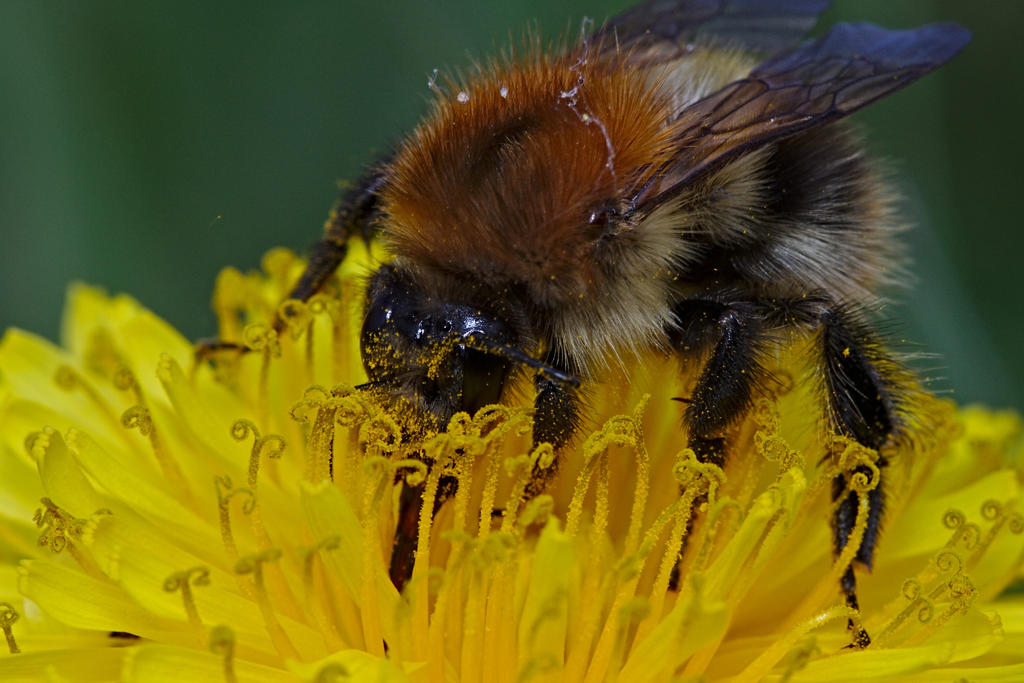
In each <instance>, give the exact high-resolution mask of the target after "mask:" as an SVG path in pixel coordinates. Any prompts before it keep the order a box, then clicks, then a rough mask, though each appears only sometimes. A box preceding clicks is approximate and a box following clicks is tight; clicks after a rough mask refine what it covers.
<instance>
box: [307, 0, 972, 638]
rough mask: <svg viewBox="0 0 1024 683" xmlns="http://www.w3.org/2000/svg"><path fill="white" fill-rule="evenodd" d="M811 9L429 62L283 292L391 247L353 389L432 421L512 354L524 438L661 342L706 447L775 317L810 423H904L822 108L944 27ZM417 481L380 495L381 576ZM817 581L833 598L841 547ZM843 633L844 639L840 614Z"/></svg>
mask: <svg viewBox="0 0 1024 683" xmlns="http://www.w3.org/2000/svg"><path fill="white" fill-rule="evenodd" d="M826 5H827V3H826V2H822V1H819V0H778V1H776V2H767V1H765V0H677V1H674V2H673V1H667V0H650V1H648V2H644V3H642V4H640V5H638V6H637V7H635V8H633V9H630V10H627V11H626V12H624V13H623V14H621V15H619V16H617V17H615V18H613V19H612V20H611V21H609V22H607V23H606V24H604V25H603V26H601V27H600V28H597V29H596V30H592V27H591V26H589V25H585V26H584V29H583V31H581V35H580V37H579V38H578V39H576V40H571V41H564V42H563V43H562V44H559V45H555V46H553V47H552V46H544V45H542V44H541V43H540V41H539V40H537V39H528V40H526V41H525V44H524V45H523V46H522V47H520V48H517V49H514V50H509V51H508V52H506V53H505V54H504V55H503V56H501V57H498V58H496V59H494V60H492V61H490V62H487V63H485V64H483V65H480V66H477V67H475V68H474V69H473V70H472V71H471V73H469V75H467V76H465V77H463V78H461V79H456V78H454V77H453V78H449V79H448V80H446V81H443V82H442V83H440V84H439V83H437V82H436V80H435V79H432V80H431V85H432V87H433V89H434V90H435V91H436V98H435V101H434V103H433V105H432V108H431V111H430V112H429V113H428V114H427V116H426V117H425V118H424V120H423V121H422V122H421V123H420V124H419V126H417V127H416V128H415V129H414V130H413V131H412V132H411V133H410V134H409V135H408V136H407V137H406V138H405V139H404V140H403V141H402V142H401V143H400V144H399V145H398V146H397V148H396V149H395V151H394V152H393V154H391V155H389V156H388V157H387V158H386V159H384V160H382V161H380V162H378V163H377V164H375V165H373V166H372V167H371V168H370V170H369V172H368V173H367V174H366V175H365V177H364V178H362V179H361V180H360V181H358V182H357V183H355V184H354V185H353V186H352V188H351V189H350V190H349V191H348V192H347V193H346V194H345V195H344V196H343V197H342V198H341V200H340V201H339V203H338V204H337V205H336V206H335V207H334V209H333V210H332V212H331V214H330V217H329V219H328V221H327V224H326V228H325V233H324V235H323V237H322V239H321V240H320V241H319V242H318V243H317V244H316V246H315V248H314V249H313V251H312V254H311V257H310V260H309V263H308V266H307V269H306V271H305V272H304V273H303V275H302V276H301V279H300V280H299V281H298V283H297V284H296V286H295V288H294V290H293V291H292V293H291V297H292V298H295V299H299V300H306V299H308V298H309V297H311V296H312V295H313V294H315V293H316V292H317V291H318V290H319V289H320V288H321V287H322V286H323V285H324V283H325V282H326V281H327V279H328V278H330V277H331V276H332V275H333V273H334V271H335V269H336V268H337V267H338V265H339V264H340V263H341V261H342V260H343V259H344V258H345V254H346V250H347V245H348V243H349V240H351V239H353V238H356V237H360V238H364V239H380V240H382V241H383V242H384V244H385V245H386V246H387V250H388V252H389V253H390V254H391V255H392V258H391V259H390V260H389V261H388V262H387V263H386V264H385V265H382V266H381V267H380V268H379V269H378V270H377V271H376V272H375V273H373V275H372V276H371V277H370V278H369V280H368V283H367V289H366V297H365V301H366V304H365V318H364V322H363V326H362V332H361V349H362V354H363V359H364V365H365V368H366V372H367V374H368V377H369V382H368V383H367V384H366V385H365V387H366V388H368V389H370V390H373V391H375V392H378V393H379V394H380V395H381V396H383V397H384V398H385V399H386V400H389V401H392V402H394V403H396V404H397V403H401V404H403V405H406V406H410V407H411V410H412V411H413V412H414V414H416V415H417V416H419V418H420V419H421V420H422V421H423V422H424V423H425V424H429V425H431V426H433V427H435V428H442V427H443V426H444V425H445V424H446V423H447V422H448V420H449V419H450V418H451V417H452V415H453V414H455V413H456V412H458V411H468V412H473V411H475V410H476V409H478V408H480V407H482V406H484V405H486V404H489V403H494V402H499V401H501V400H502V398H503V395H504V394H505V393H506V392H507V389H508V387H509V386H511V384H512V383H513V382H514V380H515V379H516V377H517V376H521V375H522V374H524V373H528V374H529V375H531V376H532V380H533V385H534V388H535V398H534V406H535V412H534V418H533V420H534V428H533V440H534V442H535V443H537V444H540V443H544V442H548V443H551V444H552V445H553V446H554V447H555V448H556V450H557V449H559V448H561V447H563V446H564V445H565V444H566V443H567V442H569V441H570V439H572V437H573V434H574V432H575V431H576V429H577V426H578V424H579V420H580V416H581V414H582V413H581V410H582V409H581V391H583V390H584V388H585V385H586V384H587V383H588V382H591V381H593V380H594V378H595V377H596V376H597V375H598V374H599V373H600V372H601V371H602V370H603V369H604V368H606V367H607V366H609V365H617V364H623V363H624V361H623V359H624V358H625V357H627V356H631V355H633V354H636V353H639V352H641V351H644V350H650V349H657V350H664V351H670V352H674V353H677V354H679V355H680V356H681V358H682V359H683V362H684V363H687V364H689V365H690V366H691V367H693V366H694V365H696V366H697V367H699V368H700V369H699V371H698V372H697V373H696V382H695V384H694V386H693V388H692V391H691V392H690V394H689V398H688V399H687V402H686V406H685V409H684V411H683V422H684V427H685V434H686V440H687V445H688V446H689V447H691V448H692V449H693V450H694V452H695V454H696V456H697V458H698V459H700V460H701V461H704V462H709V463H715V464H718V465H721V464H723V463H724V461H725V459H726V458H727V456H728V447H727V443H726V432H727V430H728V429H729V427H730V426H731V425H732V424H734V423H735V422H737V421H738V420H739V419H740V418H741V417H742V416H743V415H744V414H745V412H746V411H747V410H748V409H749V407H750V406H751V402H752V398H753V397H754V396H756V395H757V392H758V391H759V390H760V388H761V387H762V386H763V385H764V383H765V382H766V380H767V379H768V373H767V371H766V370H765V368H764V364H763V363H762V359H763V358H765V357H766V356H767V355H768V354H770V353H772V352H773V349H774V348H775V345H776V344H777V342H778V340H779V339H783V338H786V336H787V335H788V334H790V333H792V332H794V331H796V332H800V333H803V334H809V335H813V337H814V339H815V349H816V352H815V355H816V358H815V363H816V367H817V368H818V372H817V375H818V376H819V377H820V378H821V396H822V401H823V405H824V414H825V415H826V417H827V420H828V424H829V425H830V428H831V429H832V430H833V431H834V432H835V433H837V434H841V435H844V436H847V437H849V438H852V439H854V440H856V441H857V442H859V443H860V444H863V445H864V446H866V447H868V448H871V449H875V450H878V449H881V448H882V447H883V446H884V445H886V444H887V443H888V442H890V441H891V440H893V439H897V438H899V437H900V435H901V434H902V433H903V432H904V431H905V430H906V429H907V424H906V415H905V411H904V403H905V401H906V400H907V396H906V394H907V389H906V388H905V384H906V379H905V378H906V376H907V372H906V371H905V370H903V369H902V367H901V365H900V363H898V362H897V361H896V360H895V358H894V356H893V355H892V354H891V353H890V352H889V351H887V349H886V348H885V347H884V345H883V344H882V343H881V342H880V339H879V337H878V335H877V334H876V333H875V332H874V331H873V329H872V327H871V325H870V324H869V323H868V322H867V317H866V315H865V313H864V312H865V311H867V310H868V309H871V308H873V307H874V306H875V304H876V303H877V302H878V301H879V300H880V299H879V292H881V291H882V290H883V289H884V288H885V287H886V286H887V285H889V284H892V283H893V282H895V281H896V280H898V279H899V264H900V244H899V240H898V232H899V231H900V229H901V227H902V226H901V223H900V221H899V219H898V217H897V216H896V215H895V212H894V200H895V197H894V193H893V192H892V191H891V190H890V189H889V188H888V186H887V184H886V183H885V180H884V177H883V174H881V173H880V171H879V170H878V168H877V166H876V165H875V164H874V163H873V162H872V161H871V159H869V158H868V157H867V155H866V154H865V152H864V148H863V145H862V143H861V141H860V140H859V138H858V136H857V134H856V133H855V132H854V131H853V130H851V128H850V127H849V126H848V125H847V124H846V122H844V121H842V119H844V117H846V116H847V115H848V114H851V113H853V112H855V111H857V110H858V109H860V108H861V107H864V106H866V105H868V104H870V103H872V102H874V101H875V100H877V99H879V98H881V97H884V96H886V95H888V94H890V93H893V92H895V91H897V90H899V89H901V88H903V87H905V86H907V85H909V84H910V83H912V82H913V81H915V80H916V79H918V78H920V77H921V76H923V75H925V74H927V73H928V72H930V71H931V70H933V69H935V68H936V67H938V66H939V65H941V64H943V63H944V62H946V61H947V60H949V59H950V58H952V57H953V56H954V55H955V54H956V53H957V52H959V51H960V50H961V49H962V48H963V47H964V46H965V45H966V43H967V42H968V40H969V33H968V32H967V31H966V30H965V29H963V28H961V27H959V26H957V25H954V24H934V25H928V26H923V27H920V28H916V29H912V30H900V31H896V30H887V29H883V28H879V27H877V26H873V25H870V24H863V23H857V24H838V25H836V26H833V27H832V28H831V29H830V30H829V31H828V32H827V33H825V34H824V35H823V36H821V37H820V38H817V39H813V40H806V41H804V40H803V37H804V35H805V33H806V32H807V31H808V30H810V29H811V28H812V26H813V25H814V24H815V22H816V21H817V17H818V15H819V14H820V13H821V12H822V11H823V10H824V9H825V6H826ZM885 464H886V463H885V460H884V458H880V460H879V462H878V466H879V471H880V472H881V474H880V477H881V479H880V480H879V481H878V482H877V486H875V488H874V489H872V490H871V491H870V492H869V493H866V494H861V495H866V496H868V499H869V500H868V503H869V515H868V525H867V530H866V533H865V535H864V538H863V541H862V543H861V545H860V549H859V550H858V552H857V554H856V558H855V564H860V565H863V566H864V567H866V568H868V569H870V567H871V564H872V560H873V552H874V549H875V545H876V543H877V540H878V534H879V526H880V521H881V515H882V509H883V507H884V504H885V493H884V491H885V488H884V483H885ZM538 476H539V475H538ZM846 476H849V475H844V476H839V477H837V479H836V481H835V482H834V498H835V502H836V508H835V513H834V518H833V520H832V523H833V529H834V543H835V552H836V554H837V555H838V554H839V552H840V551H841V550H842V548H843V547H844V546H845V545H846V543H847V541H848V539H849V537H850V535H851V533H852V531H853V527H854V525H855V519H856V511H857V508H858V503H859V501H858V494H857V493H855V492H853V491H852V490H851V489H850V488H849V487H848V486H847V483H848V482H847V481H846ZM541 485H542V482H538V484H537V486H535V487H534V490H540V487H541ZM417 501H418V497H417V495H416V491H414V490H411V489H410V490H408V491H406V493H405V494H403V497H402V504H401V508H402V509H401V510H400V512H399V516H400V520H399V532H398V535H397V537H396V542H395V543H396V544H395V550H394V554H393V557H392V566H391V569H392V571H391V576H392V579H393V581H395V583H396V585H399V586H401V584H402V583H403V582H404V581H405V580H406V579H407V578H408V575H409V574H410V573H411V561H412V560H411V558H412V552H411V550H412V548H414V544H415V528H416V524H415V520H416V516H417V515H418V514H419V505H418V502H417ZM403 528H405V529H406V530H407V533H404V534H403V533H402V529H403ZM841 590H842V592H843V594H844V595H845V599H846V602H847V603H848V605H850V606H851V607H853V608H857V606H858V605H857V594H856V575H855V573H854V569H853V566H852V565H851V566H850V567H847V568H846V570H845V573H844V574H843V576H842V579H841ZM851 628H854V627H853V626H852V624H851ZM853 639H854V645H856V646H860V647H863V646H865V645H867V644H868V643H869V642H870V639H869V636H868V634H867V633H865V632H864V631H863V630H862V629H859V628H854V634H853Z"/></svg>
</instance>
